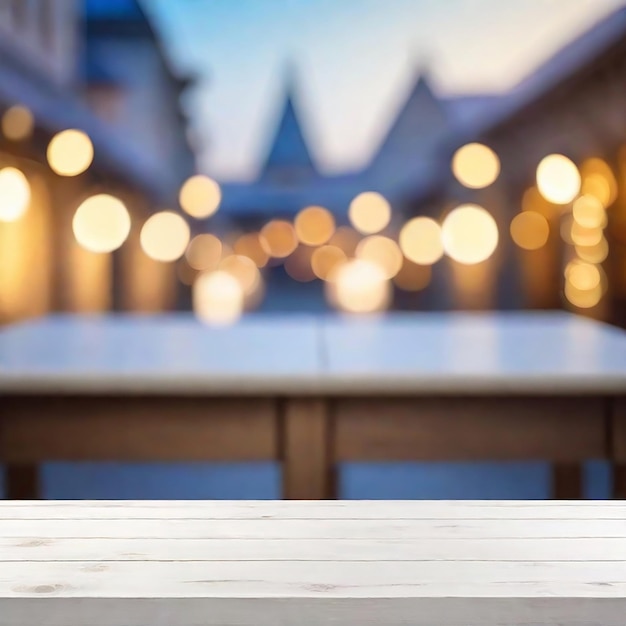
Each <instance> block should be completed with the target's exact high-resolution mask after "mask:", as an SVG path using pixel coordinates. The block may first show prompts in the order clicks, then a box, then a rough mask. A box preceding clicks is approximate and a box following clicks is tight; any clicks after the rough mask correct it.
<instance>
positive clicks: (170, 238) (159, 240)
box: [140, 211, 190, 263]
mask: <svg viewBox="0 0 626 626" xmlns="http://www.w3.org/2000/svg"><path fill="white" fill-rule="evenodd" d="M189 236H190V233H189V226H188V225H187V222H186V221H185V220H184V219H183V218H182V217H181V216H180V215H178V213H173V212H172V211H162V212H161V213H155V214H154V215H152V216H151V217H149V218H148V219H147V220H146V223H145V224H144V225H143V228H142V229H141V235H140V242H141V247H142V248H143V251H144V252H145V253H146V254H147V255H148V256H149V257H150V258H151V259H154V260H155V261H163V262H164V263H167V262H171V261H177V260H178V259H180V257H182V256H183V254H185V250H186V249H187V246H188V245H189Z"/></svg>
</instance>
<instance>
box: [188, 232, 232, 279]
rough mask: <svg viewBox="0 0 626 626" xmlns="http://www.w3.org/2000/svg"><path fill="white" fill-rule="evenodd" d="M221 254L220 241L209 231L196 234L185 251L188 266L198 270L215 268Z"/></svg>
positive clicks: (203, 270)
mask: <svg viewBox="0 0 626 626" xmlns="http://www.w3.org/2000/svg"><path fill="white" fill-rule="evenodd" d="M223 256H225V254H224V246H223V244H222V242H221V241H220V240H219V239H218V238H217V237H216V236H215V235H212V234H211V233H203V234H201V235H196V236H195V237H194V238H193V239H192V240H191V243H190V244H189V247H188V248H187V252H186V253H185V257H186V258H187V263H189V265H190V267H192V268H193V269H195V270H198V271H200V272H206V271H207V270H213V269H216V268H217V266H218V264H219V262H220V259H221V258H222V257H223Z"/></svg>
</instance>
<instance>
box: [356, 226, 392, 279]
mask: <svg viewBox="0 0 626 626" xmlns="http://www.w3.org/2000/svg"><path fill="white" fill-rule="evenodd" d="M356 256H357V258H359V259H362V260H364V261H370V262H371V263H375V264H376V265H378V266H379V267H381V268H382V269H383V271H384V273H385V278H387V279H390V278H393V277H394V276H395V275H396V274H397V273H398V272H399V271H400V269H401V268H402V260H403V257H402V251H401V250H400V247H399V246H398V244H397V243H396V242H395V241H394V240H393V239H390V238H389V237H383V236H382V235H371V236H370V237H366V238H365V239H363V241H361V243H359V245H358V246H357V249H356Z"/></svg>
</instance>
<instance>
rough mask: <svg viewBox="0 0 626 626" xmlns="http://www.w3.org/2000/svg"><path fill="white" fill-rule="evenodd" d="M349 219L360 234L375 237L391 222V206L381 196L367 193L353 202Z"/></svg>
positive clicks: (360, 195) (372, 192)
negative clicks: (374, 235)
mask: <svg viewBox="0 0 626 626" xmlns="http://www.w3.org/2000/svg"><path fill="white" fill-rule="evenodd" d="M348 217H349V218H350V223H351V224H352V225H353V226H354V228H356V229H357V230H358V231H359V232H360V233H363V234H364V235H373V234H375V233H378V232H380V231H381V230H383V229H384V228H386V227H387V226H388V224H389V222H390V221H391V206H390V205H389V202H387V200H386V199H385V197H384V196H382V195H381V194H379V193H377V192H375V191H366V192H365V193H361V194H359V195H358V196H357V197H356V198H354V200H352V202H351V203H350V209H349V211H348Z"/></svg>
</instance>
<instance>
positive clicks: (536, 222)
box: [511, 211, 550, 250]
mask: <svg viewBox="0 0 626 626" xmlns="http://www.w3.org/2000/svg"><path fill="white" fill-rule="evenodd" d="M549 237H550V224H549V223H548V220H547V219H546V218H545V217H544V216H543V215H541V213H536V212H535V211H522V213H519V214H518V215H516V216H515V217H514V218H513V221H512V222H511V238H512V239H513V241H514V242H515V243H516V244H517V245H518V246H519V247H520V248H522V249H524V250H538V249H539V248H543V246H545V245H546V243H548V238H549Z"/></svg>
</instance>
